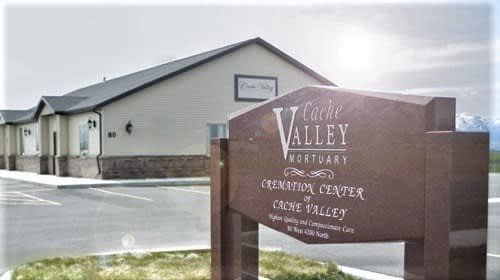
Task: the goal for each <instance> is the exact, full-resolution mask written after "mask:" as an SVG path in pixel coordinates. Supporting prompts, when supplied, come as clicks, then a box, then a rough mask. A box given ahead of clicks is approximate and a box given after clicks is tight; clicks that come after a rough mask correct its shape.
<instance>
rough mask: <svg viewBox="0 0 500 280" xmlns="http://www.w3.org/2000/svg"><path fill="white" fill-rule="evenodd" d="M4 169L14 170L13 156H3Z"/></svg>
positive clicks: (14, 159)
mask: <svg viewBox="0 0 500 280" xmlns="http://www.w3.org/2000/svg"><path fill="white" fill-rule="evenodd" d="M5 169H7V170H16V156H15V155H8V156H5Z"/></svg>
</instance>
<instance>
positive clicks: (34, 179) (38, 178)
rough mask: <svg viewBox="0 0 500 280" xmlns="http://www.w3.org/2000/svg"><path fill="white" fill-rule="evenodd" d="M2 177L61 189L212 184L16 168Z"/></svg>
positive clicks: (203, 179)
mask: <svg viewBox="0 0 500 280" xmlns="http://www.w3.org/2000/svg"><path fill="white" fill-rule="evenodd" d="M0 178H4V179H12V180H19V181H25V182H30V183H34V184H40V185H45V186H52V187H57V188H61V189H62V188H88V187H112V186H208V185H209V184H210V178H209V177H185V178H151V179H123V180H102V179H90V178H76V177H58V176H54V175H40V174H37V173H33V172H25V171H15V170H0Z"/></svg>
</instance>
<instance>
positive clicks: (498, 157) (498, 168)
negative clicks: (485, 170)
mask: <svg viewBox="0 0 500 280" xmlns="http://www.w3.org/2000/svg"><path fill="white" fill-rule="evenodd" d="M490 172H500V152H498V151H491V152H490Z"/></svg>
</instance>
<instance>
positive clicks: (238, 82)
mask: <svg viewBox="0 0 500 280" xmlns="http://www.w3.org/2000/svg"><path fill="white" fill-rule="evenodd" d="M311 84H323V85H333V83H332V82H330V81H329V80H328V79H326V78H325V77H323V76H321V75H319V74H317V73H316V72H314V71H313V70H311V69H310V68H308V67H306V66H305V65H303V64H302V63H300V62H298V61H297V60H295V59H294V58H292V57H290V56H288V55H287V54H285V53H283V52H282V51H280V50H279V49H277V48H276V47H274V46H272V45H270V44H269V43H267V42H266V41H264V40H262V39H260V38H255V39H251V40H247V41H243V42H240V43H236V44H233V45H229V46H225V47H222V48H219V49H215V50H211V51H208V52H204V53H201V54H197V55H194V56H190V57H187V58H183V59H179V60H175V61H171V62H168V63H166V64H162V65H158V66H155V67H152V68H149V69H146V70H142V71H139V72H135V73H132V74H128V75H125V76H122V77H118V78H115V79H108V80H103V82H100V83H98V84H94V85H91V86H88V87H84V88H80V89H77V90H75V91H72V92H70V93H68V94H65V95H63V96H42V97H41V99H40V101H39V102H38V104H37V105H36V106H34V107H32V108H30V109H28V110H1V111H0V167H1V168H6V169H9V170H25V171H32V172H37V173H41V174H56V175H58V176H77V177H89V178H105V179H107V178H144V177H149V178H157V177H173V176H206V175H208V159H209V147H208V143H209V139H210V138H217V137H223V136H226V116H227V114H228V113H230V112H233V111H237V110H240V109H242V108H244V107H246V106H248V105H250V104H254V103H257V102H260V101H262V100H265V99H268V98H270V97H273V96H276V95H279V94H282V93H285V92H288V91H291V90H293V89H297V88H300V87H303V86H306V85H311Z"/></svg>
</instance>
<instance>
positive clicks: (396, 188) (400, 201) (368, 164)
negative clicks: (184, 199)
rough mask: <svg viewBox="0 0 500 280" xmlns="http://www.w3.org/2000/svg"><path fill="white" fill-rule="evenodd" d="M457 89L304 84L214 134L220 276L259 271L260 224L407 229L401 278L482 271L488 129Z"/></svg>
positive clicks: (330, 231) (288, 229) (321, 234)
mask: <svg viewBox="0 0 500 280" xmlns="http://www.w3.org/2000/svg"><path fill="white" fill-rule="evenodd" d="M454 130H455V100H454V99H452V98H434V97H422V96H410V95H395V94H384V93H374V92H362V91H356V90H349V89H341V88H334V87H306V88H302V89H299V90H296V91H293V92H290V93H288V94H285V95H282V96H279V97H276V98H274V99H271V100H269V101H267V102H264V103H261V104H259V105H258V106H256V107H253V108H251V109H249V110H246V111H243V112H239V113H236V114H233V115H231V116H230V118H229V139H220V140H217V141H213V142H212V151H211V155H212V158H211V172H212V173H211V176H212V182H211V219H212V220H211V223H212V229H211V231H212V241H211V242H212V279H257V277H258V224H259V223H262V224H264V225H266V226H268V227H270V228H273V229H275V230H277V231H279V232H283V233H285V234H287V235H289V236H292V237H294V238H296V239H298V240H301V241H303V242H305V243H310V244H314V243H347V242H376V241H378V242H381V241H404V242H406V243H405V279H485V268H486V230H487V206H488V204H487V200H488V157H489V153H488V149H489V147H488V146H489V143H488V134H487V133H461V132H455V131H454Z"/></svg>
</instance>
